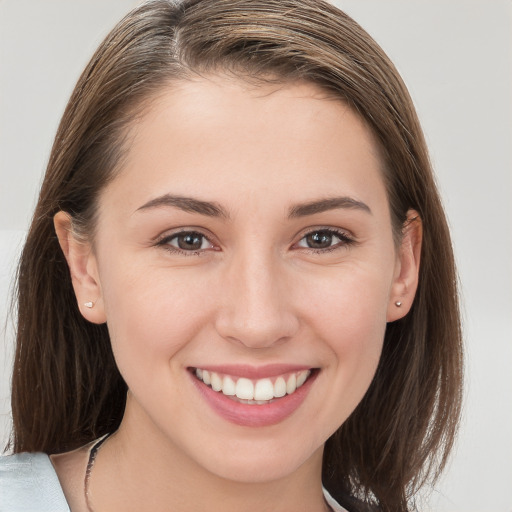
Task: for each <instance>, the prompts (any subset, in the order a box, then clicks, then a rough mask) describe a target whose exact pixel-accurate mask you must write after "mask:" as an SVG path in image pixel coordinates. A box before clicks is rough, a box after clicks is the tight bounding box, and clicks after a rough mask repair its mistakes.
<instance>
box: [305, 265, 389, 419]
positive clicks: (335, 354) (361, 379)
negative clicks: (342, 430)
mask: <svg viewBox="0 0 512 512" xmlns="http://www.w3.org/2000/svg"><path fill="white" fill-rule="evenodd" d="M323 284H324V286H319V287H317V288H316V292H315V293H312V294H311V295H310V296H309V297H308V302H309V306H310V307H309V317H308V318H309V322H308V323H309V325H310V326H312V328H313V329H314V330H315V336H316V338H317V339H321V340H322V342H323V346H324V347H325V350H326V354H325V360H326V361H327V368H326V370H327V371H326V377H327V375H328V376H329V380H330V389H331V390H332V391H334V392H333V393H332V394H329V398H328V401H329V403H330V404H331V406H332V407H331V408H329V410H331V411H335V412H334V414H335V416H336V418H335V421H334V426H336V425H337V426H339V424H341V423H342V422H343V421H345V419H346V418H347V417H348V415H349V414H350V413H351V412H352V411H353V409H354V408H355V407H356V406H357V404H358V403H359V402H360V400H361V399H362V397H363V396H364V394H365V393H366V390H367V389H368V387H369V385H370V383H371V381H372V379H373V376H374V374H375V371H376V368H377V365H378V363H379V359H380V355H381V351H382V344H383V340H384V334H385V330H386V325H387V322H386V313H387V304H388V297H389V282H388V281H386V280H383V279H382V274H379V273H378V272H375V271H365V269H362V268H358V269H356V268H353V269H351V272H346V273H343V275H340V276H339V277H338V278H336V279H332V278H331V279H329V280H328V281H326V282H325V283H323ZM324 399H325V398H324Z"/></svg>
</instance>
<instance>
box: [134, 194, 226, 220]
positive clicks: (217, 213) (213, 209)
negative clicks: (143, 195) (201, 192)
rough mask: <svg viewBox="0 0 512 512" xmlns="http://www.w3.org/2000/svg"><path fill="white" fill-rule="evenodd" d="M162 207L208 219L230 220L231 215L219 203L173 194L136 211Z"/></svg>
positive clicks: (144, 205) (156, 199)
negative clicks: (221, 218) (222, 218)
mask: <svg viewBox="0 0 512 512" xmlns="http://www.w3.org/2000/svg"><path fill="white" fill-rule="evenodd" d="M162 206H171V207H173V208H179V209H180V210H183V211H185V212H193V213H199V214H201V215H206V216H208V217H224V218H229V213H228V212H227V210H225V209H224V208H223V207H222V206H220V205H219V204H218V203H214V202H210V201H201V200H200V199H195V198H193V197H185V196H175V195H172V194H164V195H163V196H159V197H156V198H155V199H151V200H150V201H148V202H147V203H145V204H143V205H142V206H141V207H140V208H137V210H136V211H141V210H148V209H151V208H160V207H162Z"/></svg>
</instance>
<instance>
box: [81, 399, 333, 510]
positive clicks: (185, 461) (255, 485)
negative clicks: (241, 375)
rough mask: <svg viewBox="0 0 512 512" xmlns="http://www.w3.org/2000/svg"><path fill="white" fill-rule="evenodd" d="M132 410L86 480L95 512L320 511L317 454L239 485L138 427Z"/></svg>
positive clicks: (158, 435)
mask: <svg viewBox="0 0 512 512" xmlns="http://www.w3.org/2000/svg"><path fill="white" fill-rule="evenodd" d="M134 408H135V407H134V406H133V404H132V403H131V401H130V400H129V401H128V404H127V411H126V414H125V417H124V419H123V422H122V424H121V427H120V428H119V430H118V431H117V432H116V433H115V434H114V435H112V436H111V437H110V438H109V439H108V441H106V442H105V444H104V445H103V447H102V448H101V451H100V452H99V453H98V456H97V459H96V462H95V465H94V471H93V473H92V474H91V479H90V498H91V503H92V507H93V509H94V510H95V511H101V510H125V511H131V510H154V511H159V510H175V511H179V512H188V511H197V510H208V509H212V508H213V509H214V508H215V504H216V503H222V509H223V511H224V512H231V511H232V512H235V511H236V512H239V511H240V510H244V511H246V512H261V510H272V511H273V512H280V511H282V512H289V511H290V510H308V511H312V512H313V511H324V510H325V503H324V500H323V494H322V485H321V464H322V449H320V450H317V451H316V452H315V453H314V454H313V456H312V457H310V458H309V459H308V460H307V461H305V462H304V463H303V464H301V465H300V466H299V467H297V468H296V469H295V470H294V471H292V472H291V473H289V474H284V475H279V477H276V478H268V479H266V478H264V477H263V475H259V476H258V477H257V479H256V480H255V481H239V480H236V479H233V478H227V477H225V476H221V475H219V474H215V473H214V472H212V471H209V470H208V469H205V468H204V467H202V466H201V465H200V464H199V463H198V462H197V461H195V460H193V458H191V457H190V456H189V454H187V452H186V451H185V450H183V449H182V448H181V447H180V446H177V445H176V444H174V443H172V442H171V441H170V440H169V439H168V437H167V436H165V435H164V434H163V433H162V432H161V431H160V430H159V429H157V428H156V427H155V426H154V425H152V424H151V422H149V423H146V424H145V425H141V421H140V419H141V414H140V411H134V410H133V409H134ZM135 412H137V413H136V414H134V413H135ZM146 419H147V420H149V419H148V418H147V417H146ZM135 420H137V421H135ZM142 432H143V433H144V434H141V433H142ZM235 446H236V445H235V443H234V444H233V449H235ZM283 448H284V447H283ZM274 456H275V457H279V454H274ZM249 463H250V461H249Z"/></svg>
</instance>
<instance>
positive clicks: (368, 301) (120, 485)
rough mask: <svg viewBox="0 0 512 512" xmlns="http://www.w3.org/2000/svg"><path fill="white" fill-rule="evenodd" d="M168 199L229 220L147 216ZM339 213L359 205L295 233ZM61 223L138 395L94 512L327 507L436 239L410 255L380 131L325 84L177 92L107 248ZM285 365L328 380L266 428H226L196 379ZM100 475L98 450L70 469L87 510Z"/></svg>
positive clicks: (101, 232) (81, 286)
mask: <svg viewBox="0 0 512 512" xmlns="http://www.w3.org/2000/svg"><path fill="white" fill-rule="evenodd" d="M166 194H172V195H173V196H187V197H193V198H195V199H198V200H201V201H207V202H211V203H214V204H215V205H216V206H217V207H219V208H220V209H221V210H222V212H223V215H205V214H202V213H198V212H192V211H184V210H183V209H182V208H179V207H177V206H172V205H162V204H160V205H159V206H153V207H151V206H149V207H144V208H141V207H142V206H143V205H147V203H148V202H151V201H152V200H154V199H155V198H159V197H162V196H165V195H166ZM335 197H344V198H350V200H352V201H356V202H357V204H358V206H357V207H354V206H353V204H354V203H352V207H347V205H346V204H344V205H343V204H342V205H339V204H338V205H337V206H336V207H330V208H327V209H325V211H319V212H311V211H309V212H307V211H304V210H305V209H304V208H303V209H302V210H303V211H302V215H291V216H290V212H291V211H293V208H294V207H295V213H297V205H304V204H309V203H312V202H317V201H319V200H325V199H330V198H335ZM160 202H162V201H160ZM362 205H365V206H366V208H365V207H364V206H362ZM413 216H415V212H409V217H411V218H412V217H413ZM55 226H56V231H57V234H58V236H59V240H60V242H61V246H62V248H63V251H64V254H65V255H66V258H67V261H68V263H69V266H70V271H71V275H72V279H73V284H74V288H75V292H76V296H77V300H78V304H79V307H80V308H81V311H82V314H83V315H84V317H85V318H86V319H88V320H89V321H91V322H96V323H102V322H105V321H106V322H107V323H108V328H109V332H110V335H111V339H112V347H113V351H114V355H115V357H116V361H117V364H118V366H119V369H120V371H121V373H122V375H123V377H124V378H125V380H126V382H127V384H128V387H129V389H130V391H129V393H128V400H127V407H126V413H125V417H124V418H123V421H122V424H121V427H120V429H119V431H118V432H117V433H116V434H115V435H114V436H112V437H111V438H110V439H109V440H108V441H107V442H106V443H105V445H104V446H103V448H102V449H101V451H100V452H99V455H98V457H97V460H96V464H95V467H94V472H93V475H92V477H91V488H90V491H91V502H92V504H93V505H94V509H95V510H96V511H98V510H100V511H101V510H125V511H129V510H143V509H145V510H149V509H150V510H156V511H157V510H178V511H189V510H190V511H192V510H194V511H196V510H206V509H212V507H213V509H215V506H214V504H216V503H222V510H223V511H231V510H233V511H235V510H236V511H239V510H244V511H252V510H254V511H256V510H258V511H261V510H273V511H289V510H296V511H319V510H324V509H325V503H324V501H323V497H322V489H321V465H322V453H323V446H324V443H325V441H326V440H327V438H328V437H329V436H330V435H331V434H332V433H333V432H335V430H336V429H337V428H338V427H339V426H340V425H341V424H342V423H343V422H344V421H345V420H346V418H347V417H348V416H349V415H350V413H351V412H352V411H353V410H354V408H355V407H356V406H357V404H358V403H359V402H360V400H361V399H362V397H363V395H364V393H365V392H366V390H367V389H368V386H369V385H370V382H371V380H372V378H373V375H374V373H375V370H376V367H377V364H378V361H379V357H380V354H381V350H382V342H383V337H384V332H385V328H386V324H387V322H391V321H394V320H397V319H398V318H401V317H402V316H404V315H405V314H406V313H407V312H408V310H409V308H410V305H411V303H412V300H413V298H414V293H415V290H416V286H417V278H418V266H419V251H420V245H421V224H420V222H419V221H417V222H413V223H411V224H410V226H409V228H408V229H407V230H406V232H405V235H404V237H403V240H402V243H401V245H400V247H396V246H395V244H394V242H393V233H392V228H391V221H390V214H389V205H388V200H387V196H386V189H385V186H384V182H383V179H382V169H381V161H380V158H379V152H378V148H377V145H376V143H375V141H374V140H373V137H372V134H371V132H370V131H369V130H368V128H367V127H366V126H365V124H364V123H363V122H362V121H361V120H360V118H359V117H358V116H357V115H355V114H354V113H353V112H352V111H351V110H350V109H349V108H348V107H347V106H346V105H344V104H343V103H342V102H340V101H336V100H332V99H328V98H326V97H325V95H324V94H323V93H322V91H321V90H320V89H318V88H317V87H316V86H314V85H311V84H308V83H295V84H286V85H280V86H276V85H260V86H254V85H248V84H247V83H245V82H243V81H241V80H236V79H233V78H228V77H225V76H212V77H208V78H204V77H203V78H201V79H198V80H197V81H187V82H184V83H180V84H174V85H173V86H172V87H170V88H169V89H167V90H165V91H162V93H161V94H160V95H159V96H158V97H157V98H156V99H155V100H154V101H153V102H152V103H151V106H150V108H149V109H148V111H147V112H146V114H145V115H144V116H143V117H142V118H141V119H140V120H139V121H138V122H137V123H136V124H134V125H133V126H132V127H131V143H130V149H129V152H128V156H127V159H126V161H125V162H124V166H123V169H122V170H121V172H120V173H119V175H118V176H117V177H116V179H115V180H113V181H112V182H111V183H110V184H109V185H108V186H107V187H106V188H105V189H104V190H103V191H102V193H101V196H100V200H99V217H98V225H97V230H96V232H95V238H94V240H93V241H91V243H85V244H84V243H83V242H80V241H79V240H78V239H77V238H75V236H74V235H73V233H72V229H71V225H70V219H69V217H68V216H67V214H65V213H64V212H60V213H59V214H57V215H56V217H55ZM320 229H324V230H325V229H330V230H334V231H335V232H336V233H337V234H335V235H333V238H331V239H330V240H331V243H330V246H327V247H323V248H321V249H317V250H313V249H311V248H310V247H308V240H309V239H307V238H306V235H307V234H311V233H318V231H319V230H320ZM180 230H185V231H187V230H188V231H194V232H198V233H200V234H203V235H204V237H205V238H200V241H201V243H202V246H201V249H200V250H199V251H188V253H187V252H179V251H177V249H176V247H175V246H176V243H177V240H178V239H176V238H174V239H173V238H172V236H173V235H174V234H175V233H176V232H177V231H180ZM166 237H167V238H166ZM349 240H350V241H349ZM162 241H165V243H162ZM90 300H92V301H94V303H95V304H94V307H93V308H92V309H90V308H86V307H85V306H84V303H85V302H88V301H90ZM397 301H400V302H401V304H402V305H401V307H397V306H396V304H395V303H396V302H397ZM271 363H286V364H299V365H306V366H307V367H311V368H318V369H319V373H318V376H317V378H316V380H315V381H314V382H313V384H312V386H311V389H310V392H309V394H308V395H307V397H306V399H305V400H304V402H303V403H302V405H301V406H300V407H299V408H298V409H297V410H296V411H295V412H294V413H293V414H291V415H290V416H289V417H287V418H286V419H285V420H284V421H282V422H280V423H278V424H276V425H272V426H265V427H258V428H251V427H244V426H239V425H235V424H233V423H231V422H228V421H227V420H226V419H224V418H223V417H221V416H219V415H218V414H217V413H216V412H214V411H213V410H212V409H211V408H210V407H209V406H208V405H207V404H205V402H204V399H203V398H202V397H201V395H200V394H199V393H198V392H197V390H196V388H195V386H194V384H193V382H192V379H191V376H190V373H189V372H188V371H187V368H189V367H203V366H205V365H213V364H248V365H252V366H256V367H257V366H261V365H264V364H271ZM86 459H87V449H81V450H78V451H76V452H73V453H69V454H63V455H60V456H56V457H55V456H54V457H53V462H54V465H55V467H56V470H57V473H58V475H59V478H60V479H61V482H62V484H63V488H64V491H65V493H66V497H67V499H68V501H69V503H70V504H71V506H72V509H73V510H77V511H78V510H85V503H84V499H83V475H84V471H85V464H86Z"/></svg>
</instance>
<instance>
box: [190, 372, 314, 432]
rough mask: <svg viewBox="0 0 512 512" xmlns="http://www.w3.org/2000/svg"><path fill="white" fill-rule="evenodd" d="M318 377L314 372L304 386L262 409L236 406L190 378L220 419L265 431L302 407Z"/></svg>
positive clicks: (260, 407) (218, 393)
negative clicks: (260, 428)
mask: <svg viewBox="0 0 512 512" xmlns="http://www.w3.org/2000/svg"><path fill="white" fill-rule="evenodd" d="M317 375H318V372H313V374H312V375H311V376H310V377H309V378H308V379H307V380H306V382H305V383H304V384H303V385H302V386H301V387H300V388H298V389H297V390H296V391H295V392H294V393H292V394H291V395H286V396H283V397H282V398H275V399H274V401H273V402H271V403H268V404H264V405H257V404H254V405H249V404H243V403H240V402H237V401H235V400H232V399H231V398H229V397H227V396H226V395H223V394H222V393H221V392H220V391H214V390H213V389H212V388H211V387H209V386H207V385H206V384H204V382H201V381H200V380H199V379H197V378H196V377H195V376H194V375H192V373H191V374H190V377H191V379H192V381H193V382H194V385H195V386H196V388H197V389H198V391H199V392H200V393H201V395H202V397H203V398H204V399H205V400H206V402H207V403H208V405H209V406H210V407H211V408H212V409H213V410H214V411H215V412H216V413H217V414H219V415H220V416H221V417H222V418H224V419H226V420H228V421H229V422H231V423H235V424H236V425H241V426H244V427H267V426H270V425H276V424H277V423H280V422H281V421H283V420H285V419H286V418H287V417H288V416H290V415H291V414H293V413H294V412H295V411H296V410H297V409H298V408H299V407H300V406H301V404H302V402H304V400H305V398H306V396H307V395H308V393H309V390H310V389H311V385H312V384H313V382H314V380H315V379H316V377H317Z"/></svg>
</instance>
